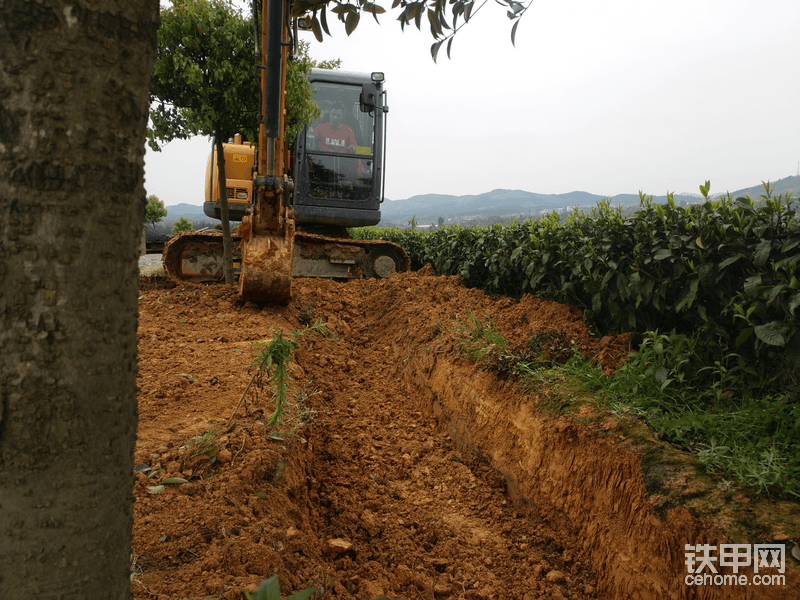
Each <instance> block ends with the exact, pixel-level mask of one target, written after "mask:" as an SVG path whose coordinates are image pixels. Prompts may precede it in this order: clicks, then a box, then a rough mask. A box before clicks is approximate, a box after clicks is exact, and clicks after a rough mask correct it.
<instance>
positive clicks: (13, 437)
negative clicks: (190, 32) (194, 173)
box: [0, 0, 158, 599]
mask: <svg viewBox="0 0 800 600" xmlns="http://www.w3.org/2000/svg"><path fill="white" fill-rule="evenodd" d="M157 28H158V1H157V0H76V1H73V2H66V1H59V0H0V57H2V59H1V60H0V596H2V597H3V598H47V597H59V598H119V599H123V598H126V599H127V598H128V597H129V595H130V577H129V573H130V560H131V527H132V514H133V497H132V491H131V490H132V486H133V450H134V442H135V435H136V418H137V417H136V380H135V376H136V320H137V267H136V263H137V258H138V242H139V238H140V236H141V232H142V226H143V222H144V209H145V193H144V187H143V173H144V171H143V164H144V163H143V157H144V141H145V128H146V124H147V108H148V106H147V104H148V90H149V82H150V74H151V70H152V66H153V62H154V60H155V53H156V31H157Z"/></svg>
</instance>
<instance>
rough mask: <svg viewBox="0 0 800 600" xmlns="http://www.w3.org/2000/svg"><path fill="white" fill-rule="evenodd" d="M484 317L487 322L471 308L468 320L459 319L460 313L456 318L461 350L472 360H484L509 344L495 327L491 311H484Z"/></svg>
mask: <svg viewBox="0 0 800 600" xmlns="http://www.w3.org/2000/svg"><path fill="white" fill-rule="evenodd" d="M484 317H485V318H486V323H483V322H482V321H480V319H478V318H477V317H476V316H475V315H473V314H472V311H471V310H470V311H469V315H468V317H467V320H466V321H462V320H461V319H459V318H458V315H456V318H455V325H456V327H457V328H458V333H459V335H460V337H461V341H460V345H461V352H462V354H463V355H464V356H465V357H466V358H467V359H469V360H472V361H476V360H482V359H484V358H486V356H487V355H488V354H490V353H492V352H497V351H499V350H503V349H505V348H506V346H507V345H508V342H507V341H506V340H505V338H503V336H502V335H501V334H500V332H499V331H496V330H495V329H494V323H493V322H492V318H491V317H490V316H489V313H484Z"/></svg>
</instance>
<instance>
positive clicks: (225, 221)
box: [214, 126, 236, 285]
mask: <svg viewBox="0 0 800 600" xmlns="http://www.w3.org/2000/svg"><path fill="white" fill-rule="evenodd" d="M221 131H222V128H221V127H219V126H217V129H216V131H215V132H214V146H215V148H216V151H215V154H216V155H217V182H218V183H217V185H218V186H219V220H220V221H221V223H222V272H223V274H224V275H225V283H227V284H228V285H233V284H234V283H236V278H235V277H234V274H233V240H232V239H231V220H230V218H229V215H230V213H229V212H228V186H227V179H226V177H225V149H224V148H223V147H222V134H221V133H220V132H221Z"/></svg>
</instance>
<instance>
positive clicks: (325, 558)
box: [133, 272, 796, 600]
mask: <svg viewBox="0 0 800 600" xmlns="http://www.w3.org/2000/svg"><path fill="white" fill-rule="evenodd" d="M487 316H488V317H490V318H491V324H492V325H491V326H492V327H493V328H495V329H496V330H497V331H499V332H501V333H502V335H503V337H504V338H505V339H506V340H508V342H509V345H510V346H511V347H514V348H525V347H527V346H528V345H529V342H530V340H531V338H532V336H534V334H537V335H538V336H540V337H539V338H537V339H538V340H539V341H540V342H541V349H542V351H546V352H551V353H553V354H558V353H559V352H563V351H565V348H566V349H569V350H572V349H578V350H579V351H581V352H583V353H584V354H586V355H587V356H593V357H596V359H597V360H598V361H600V362H602V364H603V365H604V367H605V368H607V369H612V368H614V366H615V365H616V364H618V362H619V360H620V359H621V358H622V357H624V356H625V355H626V354H627V351H628V345H629V343H630V340H629V338H628V337H626V336H613V337H608V338H604V339H602V340H597V339H596V338H594V337H592V336H591V335H590V333H589V331H588V330H587V329H586V327H585V324H584V322H583V319H582V315H581V314H580V311H578V310H577V309H575V308H573V307H568V306H564V305H559V304H555V303H552V302H546V301H543V300H540V299H537V298H534V297H531V296H526V297H525V298H523V299H522V300H521V301H519V302H517V301H514V300H510V299H507V298H500V299H493V298H489V297H487V296H486V295H485V294H483V293H482V292H480V291H477V290H471V289H466V288H464V287H463V286H462V285H461V284H460V282H459V280H458V279H457V278H446V277H434V276H432V275H430V274H426V273H424V272H421V273H409V274H402V275H396V276H393V277H392V278H391V279H389V280H384V281H362V282H350V283H336V282H330V281H320V280H296V281H295V282H294V300H293V302H292V304H291V305H289V306H287V307H278V306H271V305H267V306H263V307H262V306H258V305H255V304H252V303H242V302H241V301H239V300H238V299H237V297H236V294H235V291H234V290H232V289H231V288H229V287H226V286H208V287H200V286H183V287H178V288H174V289H163V288H159V287H157V285H156V282H154V281H151V282H150V284H148V285H145V286H143V289H142V293H141V298H140V318H139V355H140V356H139V361H140V362H139V387H140V394H139V416H140V424H139V431H138V442H137V450H136V462H137V463H138V464H139V465H138V467H137V468H138V470H139V471H140V472H139V473H138V474H137V482H136V486H135V490H134V493H135V496H136V504H135V523H134V564H133V582H134V583H133V590H134V594H135V597H136V598H140V599H144V598H148V597H170V598H173V597H224V598H242V597H243V592H244V591H245V590H251V591H252V590H253V589H254V588H255V586H256V585H257V584H258V582H259V581H260V580H261V579H263V578H265V577H268V576H270V575H273V574H277V575H278V576H279V578H280V581H281V587H282V590H283V592H284V593H287V594H288V593H291V592H294V591H298V590H300V589H303V588H305V587H308V586H313V587H315V588H316V590H317V596H316V597H318V598H323V597H324V598H333V597H336V598H358V599H363V598H376V597H378V596H381V595H384V594H385V595H388V596H390V597H396V598H404V599H405V598H425V599H428V600H436V599H444V598H469V599H473V598H474V599H481V600H483V599H487V600H488V599H493V598H498V599H499V598H509V599H510V598H523V599H526V600H534V599H538V598H548V599H551V598H555V599H560V598H571V599H574V600H579V599H584V598H637V597H638V598H673V597H674V598H684V597H695V595H696V594H697V592H698V589H697V588H692V587H689V586H685V585H684V583H683V576H684V575H685V566H684V565H683V560H684V555H683V545H684V544H685V543H689V542H693V543H700V542H699V541H697V542H694V540H700V539H702V540H704V541H708V543H714V542H713V540H715V539H717V538H718V533H716V532H715V531H714V530H712V529H711V528H710V527H709V526H708V525H705V524H703V523H702V522H701V521H699V520H698V519H696V518H694V517H693V516H692V515H691V514H689V511H688V510H686V509H673V510H670V511H668V512H667V513H666V514H665V515H663V517H664V518H663V519H662V518H659V516H657V515H656V512H655V509H654V507H653V506H652V504H651V502H650V501H649V498H648V494H647V490H646V489H645V487H644V482H643V480H642V472H641V468H640V467H639V462H638V459H637V458H636V456H635V455H634V454H633V453H631V452H629V451H628V450H626V449H624V448H622V447H620V445H618V444H616V443H614V442H613V441H612V438H610V437H605V438H602V437H598V435H597V434H596V430H595V427H594V426H593V425H590V424H580V423H576V422H575V420H573V419H567V418H564V417H560V418H559V417H548V416H545V415H543V414H541V412H539V411H537V410H535V406H536V404H537V402H539V400H540V398H539V397H538V396H537V395H536V394H519V393H516V392H515V390H514V386H513V384H512V383H510V382H509V381H508V380H506V379H504V378H503V377H501V376H499V375H498V374H497V373H491V372H485V371H482V370H480V369H478V368H477V367H476V366H475V365H474V364H473V363H470V362H466V361H463V360H462V359H461V358H460V353H461V352H460V349H459V348H458V344H457V341H455V338H454V337H453V336H452V335H450V334H448V331H451V330H452V329H453V328H454V327H458V326H459V325H458V324H459V323H461V324H462V325H463V324H465V323H466V324H468V323H469V319H470V318H471V317H474V318H476V319H478V320H480V321H481V322H482V323H483V324H484V325H485V324H486V323H487V322H489V320H488V317H487ZM317 318H318V319H321V320H323V321H325V322H327V323H328V325H329V327H330V328H331V329H332V330H333V331H334V332H335V333H336V335H337V338H336V339H330V338H327V337H324V336H315V335H307V336H305V337H304V338H303V341H302V343H301V344H300V346H299V348H298V350H297V352H296V362H295V363H293V368H294V371H293V372H292V376H293V378H294V382H293V384H294V387H295V389H296V394H297V396H298V402H297V405H296V406H295V407H294V408H293V409H292V410H290V413H289V415H288V416H287V417H286V420H285V422H284V424H283V425H281V426H278V427H273V428H268V427H266V426H265V425H264V423H266V420H267V416H268V415H269V413H270V412H271V411H272V405H271V404H270V403H269V402H268V401H267V400H268V398H269V394H268V393H267V391H266V390H264V391H262V392H261V394H260V395H259V397H258V398H255V397H254V396H253V395H252V394H250V393H248V395H247V396H246V402H245V405H244V406H243V407H242V408H241V409H239V411H238V413H237V417H236V419H235V420H234V422H233V423H231V425H230V426H227V422H228V419H229V418H230V417H231V414H232V413H233V411H234V408H235V407H236V406H237V404H238V403H239V400H240V398H241V397H242V394H243V392H244V390H245V388H246V387H247V385H248V382H249V381H250V373H249V372H248V370H249V368H250V365H251V362H252V360H253V352H254V349H253V344H254V343H257V342H264V341H268V340H269V339H271V337H272V336H273V334H274V329H272V328H277V329H279V330H280V331H282V332H284V333H286V332H291V331H296V330H298V329H301V328H302V327H303V323H308V322H310V321H312V320H313V319H317ZM251 392H252V389H251ZM169 477H172V478H180V480H185V481H186V482H187V483H169V481H170V480H169V479H167V478H169ZM165 479H166V482H165ZM160 486H163V487H160ZM791 581H794V579H792V580H791ZM764 589H766V588H764ZM787 589H793V590H796V587H794V588H791V587H788V588H787V587H784V588H782V589H781V590H780V593H779V594H778V595H777V596H773V597H776V598H777V597H782V598H788V597H790V596H791V594H788V593H787V591H786V590H787ZM737 591H738V590H732V591H731V590H726V589H723V588H704V590H703V592H702V597H704V598H722V597H727V596H728V592H730V593H731V594H732V596H731V597H734V596H735V597H745V596H744V594H740V595H739V596H736V592H737ZM792 593H794V592H792ZM787 594H788V595H787ZM696 597H701V595H700V594H697V596H696ZM759 597H770V596H769V594H764V595H762V596H759Z"/></svg>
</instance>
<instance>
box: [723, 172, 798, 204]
mask: <svg viewBox="0 0 800 600" xmlns="http://www.w3.org/2000/svg"><path fill="white" fill-rule="evenodd" d="M767 183H769V184H770V185H772V184H773V183H774V184H775V188H774V189H773V190H772V195H773V196H781V195H782V196H786V195H788V194H789V193H790V192H791V193H792V194H793V195H794V196H795V197H797V196H800V176H797V175H792V176H790V177H784V178H783V179H778V181H769V182H767ZM765 194H766V191H765V190H764V185H763V184H759V185H754V186H753V187H749V188H745V189H743V190H736V191H735V192H731V196H733V197H734V198H740V197H744V196H750V197H751V198H752V199H753V200H758V198H759V197H760V196H762V195H765ZM719 195H721V196H724V195H726V194H719Z"/></svg>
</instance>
